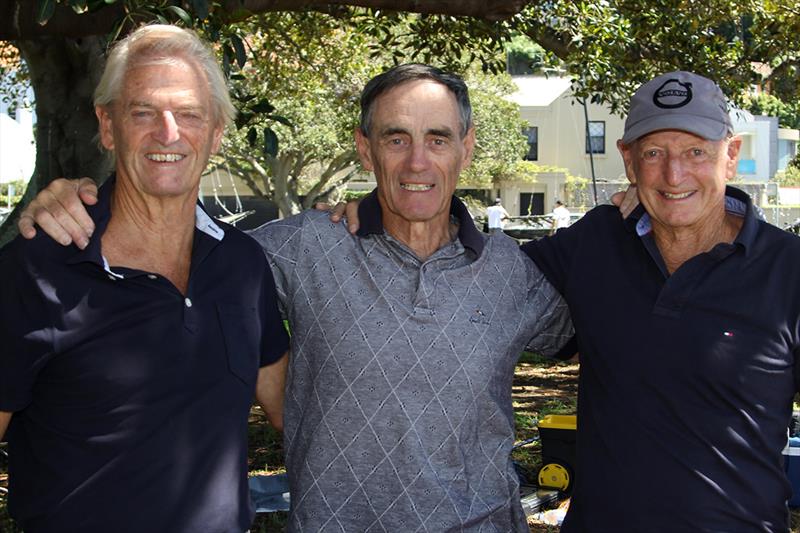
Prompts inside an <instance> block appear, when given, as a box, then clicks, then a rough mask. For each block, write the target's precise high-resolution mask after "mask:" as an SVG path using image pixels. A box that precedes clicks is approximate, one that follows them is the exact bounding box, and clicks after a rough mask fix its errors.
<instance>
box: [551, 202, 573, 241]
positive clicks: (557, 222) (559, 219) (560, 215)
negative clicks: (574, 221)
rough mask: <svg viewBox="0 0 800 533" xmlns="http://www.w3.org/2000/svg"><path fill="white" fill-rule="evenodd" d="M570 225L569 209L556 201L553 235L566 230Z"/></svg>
mask: <svg viewBox="0 0 800 533" xmlns="http://www.w3.org/2000/svg"><path fill="white" fill-rule="evenodd" d="M569 223H570V212H569V209H567V207H566V206H565V205H564V204H563V203H562V202H561V200H556V207H555V209H553V233H555V232H556V231H558V230H560V229H563V228H566V227H568V226H569Z"/></svg>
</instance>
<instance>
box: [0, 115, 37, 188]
mask: <svg viewBox="0 0 800 533" xmlns="http://www.w3.org/2000/svg"><path fill="white" fill-rule="evenodd" d="M17 115H18V116H19V119H18V120H15V119H14V118H12V117H10V116H8V115H7V114H5V113H0V183H7V182H9V181H15V180H20V179H21V180H25V181H27V180H28V179H29V178H30V177H31V174H33V169H34V166H35V164H36V144H35V143H34V138H33V116H32V114H31V112H30V111H27V110H18V112H17Z"/></svg>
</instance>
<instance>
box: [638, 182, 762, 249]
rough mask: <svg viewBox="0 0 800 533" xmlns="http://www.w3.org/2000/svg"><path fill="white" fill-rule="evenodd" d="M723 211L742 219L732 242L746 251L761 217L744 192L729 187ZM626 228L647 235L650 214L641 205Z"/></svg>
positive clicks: (753, 237) (650, 223)
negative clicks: (739, 228) (740, 226)
mask: <svg viewBox="0 0 800 533" xmlns="http://www.w3.org/2000/svg"><path fill="white" fill-rule="evenodd" d="M725 211H727V212H728V213H731V214H734V215H737V216H740V217H742V218H744V222H743V223H742V229H741V230H740V231H739V234H738V235H737V236H736V240H734V242H735V243H739V244H741V245H742V246H743V247H744V248H745V250H747V249H748V248H750V247H751V246H752V244H753V242H754V241H755V237H756V233H757V231H758V219H759V218H763V217H760V216H759V214H758V213H757V212H756V207H755V206H754V205H753V201H752V200H751V199H750V196H748V194H747V193H746V192H744V191H742V190H741V189H737V188H736V187H731V186H726V187H725ZM626 226H628V227H629V228H631V229H632V230H633V231H635V232H636V234H637V235H638V236H639V237H643V236H645V235H647V234H648V233H650V231H651V230H652V229H653V225H652V221H651V219H650V214H649V213H647V211H645V209H644V206H643V205H641V204H639V205H638V206H637V207H636V209H634V210H633V212H632V213H631V214H630V216H629V217H628V220H627V221H626Z"/></svg>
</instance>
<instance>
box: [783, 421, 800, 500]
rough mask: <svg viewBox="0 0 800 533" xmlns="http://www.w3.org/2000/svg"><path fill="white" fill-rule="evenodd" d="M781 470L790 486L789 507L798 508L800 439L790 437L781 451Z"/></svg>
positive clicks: (799, 495) (799, 497) (799, 492)
mask: <svg viewBox="0 0 800 533" xmlns="http://www.w3.org/2000/svg"><path fill="white" fill-rule="evenodd" d="M783 469H784V470H785V471H786V477H788V478H789V483H791V484H792V497H791V498H789V507H800V437H792V438H790V439H789V443H788V444H787V445H786V448H784V449H783Z"/></svg>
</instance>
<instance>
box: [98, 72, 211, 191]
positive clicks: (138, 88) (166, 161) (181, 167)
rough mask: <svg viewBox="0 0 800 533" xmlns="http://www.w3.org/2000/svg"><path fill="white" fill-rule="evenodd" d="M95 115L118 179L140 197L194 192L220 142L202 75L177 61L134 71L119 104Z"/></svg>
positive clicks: (129, 77)
mask: <svg viewBox="0 0 800 533" xmlns="http://www.w3.org/2000/svg"><path fill="white" fill-rule="evenodd" d="M96 113H97V118H98V120H99V122H100V138H101V141H102V143H103V146H105V147H106V148H107V149H109V150H113V151H114V155H115V158H116V170H117V174H118V176H119V177H120V178H121V179H126V180H127V182H129V183H130V184H131V185H133V187H135V189H136V190H138V191H139V192H140V193H142V194H145V195H151V196H180V195H185V194H187V193H196V190H197V187H198V186H199V183H200V175H201V174H202V173H203V170H204V169H205V167H206V164H207V163H208V158H209V156H210V155H211V154H212V153H214V152H216V151H217V149H218V148H219V143H220V139H221V138H222V130H223V127H222V125H221V124H220V122H219V121H218V120H217V119H216V117H214V116H213V113H212V107H211V93H210V91H209V89H208V82H207V81H206V78H205V75H204V74H203V72H202V70H201V69H200V68H199V67H198V66H197V65H196V64H195V63H194V62H190V61H186V60H185V59H182V58H175V59H173V60H170V61H169V62H158V63H155V62H154V63H151V64H143V65H139V66H134V67H133V68H131V69H130V70H128V72H127V74H126V76H125V82H124V85H123V89H122V94H121V95H120V97H119V99H117V100H115V101H114V102H113V103H112V104H111V105H109V106H107V107H97V108H96Z"/></svg>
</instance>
